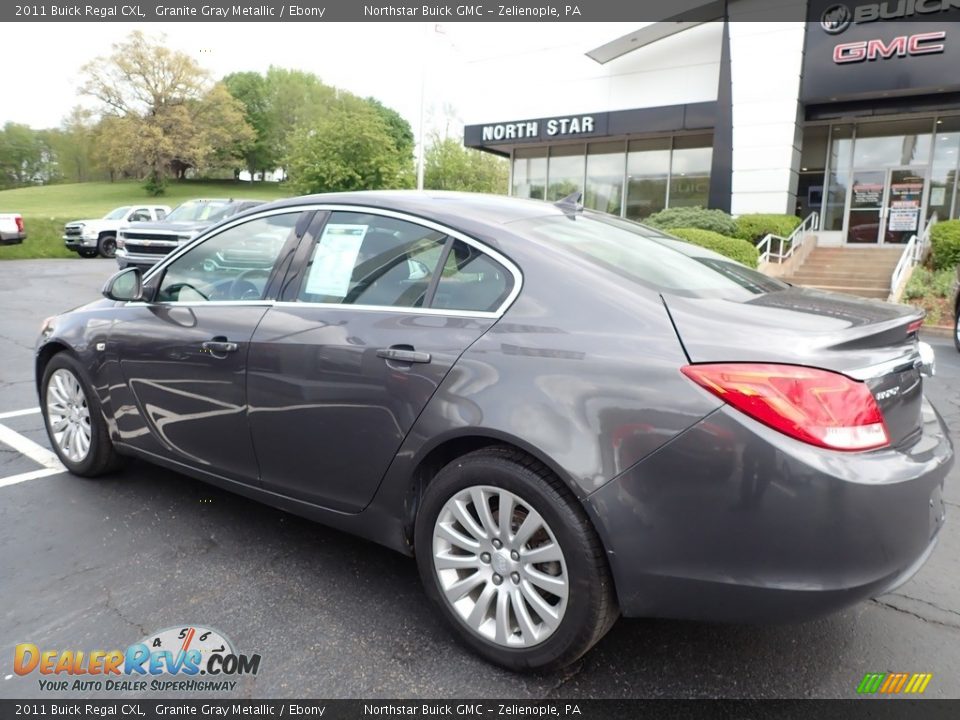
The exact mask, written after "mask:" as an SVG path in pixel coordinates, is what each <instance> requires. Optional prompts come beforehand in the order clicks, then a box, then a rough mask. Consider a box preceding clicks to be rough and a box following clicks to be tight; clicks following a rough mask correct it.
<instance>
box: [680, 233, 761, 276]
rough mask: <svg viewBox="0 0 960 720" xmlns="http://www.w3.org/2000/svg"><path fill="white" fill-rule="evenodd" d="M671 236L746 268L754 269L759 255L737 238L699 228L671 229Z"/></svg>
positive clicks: (754, 249) (749, 245) (750, 246)
mask: <svg viewBox="0 0 960 720" xmlns="http://www.w3.org/2000/svg"><path fill="white" fill-rule="evenodd" d="M669 232H670V234H671V235H676V236H677V237H678V238H681V239H683V240H686V241H687V242H691V243H693V244H694V245H699V246H700V247H705V248H707V250H713V251H714V252H718V253H720V254H721V255H725V256H726V257H728V258H730V259H731V260H736V261H737V262H739V263H743V264H744V265H746V266H747V267H752V268H755V267H756V266H757V260H758V256H759V253H758V252H757V248H755V247H754V246H753V245H752V244H751V243H748V242H747V241H746V240H741V239H739V238H734V237H727V236H726V235H721V234H719V233H715V232H712V231H710V230H702V229H700V228H671V229H670V230H669Z"/></svg>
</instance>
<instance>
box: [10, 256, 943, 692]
mask: <svg viewBox="0 0 960 720" xmlns="http://www.w3.org/2000/svg"><path fill="white" fill-rule="evenodd" d="M114 268H115V265H114V264H113V262H112V261H107V260H79V259H77V260H42V261H7V262H3V263H0V308H2V311H0V359H2V361H0V696H2V697H23V698H26V697H40V696H45V697H47V696H56V695H58V694H57V693H49V692H43V691H41V690H40V688H39V686H38V682H37V679H36V674H34V675H32V676H29V677H19V676H17V675H15V674H14V672H13V663H12V660H13V652H14V646H15V645H16V644H17V643H21V642H32V643H35V644H37V645H38V646H40V647H41V648H56V649H61V650H63V649H85V650H86V649H105V650H107V649H113V648H124V647H126V646H127V645H129V644H131V643H134V642H136V641H138V640H139V639H141V638H143V637H144V636H146V635H148V634H150V633H152V632H154V631H157V630H160V629H162V628H168V627H173V626H185V625H190V624H194V625H205V626H208V627H213V628H217V629H219V630H221V631H222V632H223V633H224V634H225V635H227V636H228V637H229V638H230V639H232V640H233V642H234V644H235V646H237V647H238V648H239V649H240V650H241V651H243V652H245V653H259V654H260V655H261V657H262V662H261V666H260V672H259V674H257V675H256V676H248V677H246V678H244V679H243V680H241V681H240V684H239V685H238V687H237V689H236V696H239V697H245V698H252V697H268V698H279V697H315V698H316V697H326V698H335V697H371V698H409V697H424V698H427V697H470V698H483V697H494V698H503V697H512V698H530V699H536V698H575V697H579V698H593V697H609V698H624V697H626V698H629V697H651V698H653V697H683V698H712V697H761V698H773V697H787V698H795V697H796V698H806V697H839V698H843V697H853V696H855V689H856V686H857V684H858V683H859V681H860V679H861V678H862V677H863V675H864V673H866V672H887V671H902V672H929V673H933V676H934V677H933V680H932V681H931V683H930V685H929V687H928V689H927V691H926V696H928V697H935V698H939V697H951V698H957V697H960V676H958V673H957V668H960V522H958V520H957V518H956V517H953V518H950V517H948V520H949V522H948V523H947V525H946V527H945V528H944V530H943V532H942V533H941V541H940V544H939V546H938V548H937V549H936V551H935V552H934V554H933V556H932V558H931V559H930V561H929V562H928V563H927V565H926V566H925V567H924V568H923V569H922V570H921V572H920V573H919V574H918V575H917V576H916V577H915V578H914V579H913V580H911V581H910V582H909V583H908V584H906V585H905V586H903V587H901V588H900V589H899V590H897V591H896V592H895V593H893V594H890V595H887V596H884V597H882V598H879V599H878V600H874V601H871V602H866V603H862V604H860V605H858V606H856V607H854V608H851V609H848V610H846V611H844V612H841V613H839V614H836V615H833V616H830V617H827V618H824V619H821V620H817V621H814V622H809V623H805V624H801V625H784V626H775V627H756V626H733V625H715V624H703V623H690V622H675V621H663V620H620V621H619V622H618V624H617V625H616V626H615V627H614V629H613V630H612V631H611V632H610V634H609V635H607V637H606V638H605V639H604V640H603V641H601V643H600V644H599V645H598V646H597V647H596V648H595V649H594V650H593V651H592V652H591V653H590V654H589V655H588V656H587V657H586V658H584V659H583V660H581V661H580V662H579V663H578V664H576V665H574V666H573V667H571V668H568V669H567V670H566V671H565V672H564V673H561V674H553V675H540V676H521V675H513V674H511V673H508V672H505V671H501V670H499V669H496V668H494V667H491V666H489V665H487V664H485V663H484V662H482V661H480V660H478V659H477V658H475V657H474V656H473V655H471V654H470V653H468V652H467V651H466V650H464V649H462V648H461V647H460V646H459V645H458V644H457V643H456V642H455V641H454V640H453V638H452V636H451V635H450V634H449V633H448V632H447V630H446V628H445V627H444V626H443V624H442V622H441V621H440V619H439V617H438V616H437V614H436V613H434V612H433V611H432V610H431V609H430V607H429V606H428V605H427V603H426V599H425V596H424V595H423V593H422V592H421V590H420V584H419V579H418V576H417V571H416V566H415V564H414V562H413V561H412V560H409V559H407V558H404V557H402V556H399V555H397V554H395V553H393V552H391V551H389V550H387V549H384V548H381V547H379V546H376V545H373V544H370V543H367V542H364V541H362V540H359V539H356V538H353V537H351V536H348V535H345V534H342V533H340V532H336V531H334V530H330V529H327V528H324V527H322V526H318V525H315V524H312V523H310V522H307V521H306V520H302V519H300V518H297V517H294V516H291V515H287V514H285V513H283V512H280V511H278V510H274V509H271V508H268V507H265V506H262V505H259V504H256V503H254V502H252V501H249V500H245V499H243V498H240V497H236V496H233V495H230V494H228V493H226V492H223V491H221V490H218V489H215V488H212V487H209V486H206V485H204V484H202V483H200V482H197V481H194V480H192V479H189V478H186V477H184V476H182V475H178V474H176V473H173V472H170V471H167V470H161V469H159V468H154V467H152V466H150V465H147V464H144V463H139V462H136V463H132V464H130V465H129V466H128V467H127V469H125V470H124V471H123V472H122V473H121V474H118V475H115V476H111V477H109V478H106V479H103V480H97V481H89V480H81V479H78V478H75V477H72V476H70V475H68V474H66V473H64V472H62V471H61V470H60V469H58V468H57V465H56V462H55V461H54V460H52V459H51V457H50V454H49V450H48V448H49V445H48V443H47V440H46V436H45V434H44V432H43V429H42V425H41V419H40V415H39V413H38V411H37V410H36V407H37V398H36V393H35V388H34V379H33V343H34V340H35V337H36V335H37V332H38V330H39V328H40V324H41V322H42V320H43V319H44V318H45V317H46V316H48V315H52V314H55V313H57V312H60V311H62V310H65V309H67V308H70V307H72V306H75V305H78V304H81V303H83V302H86V301H88V300H92V299H95V298H97V297H98V296H99V289H100V286H101V285H102V283H103V281H104V280H105V279H106V278H107V277H108V276H109V274H110V273H111V272H112V271H113V269H114ZM927 339H928V341H930V342H931V343H932V344H933V345H934V347H935V349H936V353H937V370H938V375H937V377H936V378H933V379H932V380H930V381H928V386H927V387H928V394H929V396H930V398H931V400H932V401H933V403H934V404H935V405H936V406H937V408H938V409H939V410H940V411H941V413H943V415H944V416H945V418H946V420H947V423H948V424H950V425H951V427H953V428H955V432H954V437H955V440H956V439H957V438H958V433H960V354H958V353H957V352H956V351H955V350H954V348H953V345H952V342H951V341H950V340H948V339H945V338H935V337H928V338H927ZM958 474H960V469H958V468H957V467H955V468H954V471H953V473H952V475H951V477H950V478H949V480H948V484H947V488H946V493H945V499H946V502H947V505H948V516H949V515H950V514H954V515H958V514H960V507H958V506H960V483H958V479H960V478H958V477H957V476H958ZM92 694H93V695H97V693H92ZM100 695H102V696H108V695H107V694H106V693H101V694H100ZM70 696H71V697H76V694H72V695H70ZM109 696H115V695H113V694H111V695H109ZM190 696H191V697H192V696H194V695H190Z"/></svg>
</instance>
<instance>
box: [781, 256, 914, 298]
mask: <svg viewBox="0 0 960 720" xmlns="http://www.w3.org/2000/svg"><path fill="white" fill-rule="evenodd" d="M901 254H903V246H901V245H891V246H889V247H867V248H858V247H849V246H846V247H816V248H813V250H811V251H810V254H809V255H807V257H806V259H805V260H804V261H803V263H802V264H801V265H800V266H799V267H798V268H797V269H796V270H794V272H793V273H791V274H789V275H786V276H784V277H783V279H784V280H786V281H787V282H789V283H792V284H794V285H803V286H805V287H814V288H819V289H821V290H830V291H831V292H841V293H847V294H849V295H859V296H860V297H866V298H880V299H881V300H886V299H887V296H888V295H889V294H890V276H891V275H892V274H893V271H894V269H895V268H896V267H897V262H898V261H899V260H900V255H901Z"/></svg>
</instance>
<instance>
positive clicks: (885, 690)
mask: <svg viewBox="0 0 960 720" xmlns="http://www.w3.org/2000/svg"><path fill="white" fill-rule="evenodd" d="M932 679H933V673H900V672H896V673H867V674H866V675H864V676H863V680H861V681H860V684H859V685H858V686H857V693H859V694H861V695H872V694H874V693H880V694H881V695H896V694H898V693H901V692H902V693H910V694H914V695H919V694H921V693H923V692H924V691H925V690H926V689H927V685H929V684H930V681H931V680H932Z"/></svg>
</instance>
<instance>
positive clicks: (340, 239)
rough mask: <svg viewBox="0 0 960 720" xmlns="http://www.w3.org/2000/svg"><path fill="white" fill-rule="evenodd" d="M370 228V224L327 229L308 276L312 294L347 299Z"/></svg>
mask: <svg viewBox="0 0 960 720" xmlns="http://www.w3.org/2000/svg"><path fill="white" fill-rule="evenodd" d="M368 228H369V225H347V224H339V223H330V224H328V225H327V226H326V227H325V228H324V229H323V235H322V236H321V237H320V242H319V243H317V247H316V250H315V251H314V256H313V264H312V265H311V266H310V275H309V276H308V277H307V287H306V291H307V292H308V293H309V294H311V295H330V296H333V297H345V296H346V294H347V292H348V291H349V290H350V279H351V277H352V276H353V269H354V266H355V265H356V264H357V255H359V254H360V245H361V244H362V243H363V238H364V236H365V235H366V234H367V229H368Z"/></svg>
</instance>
